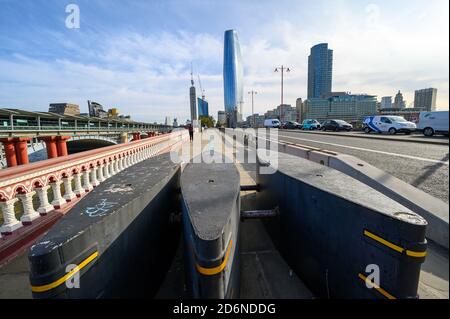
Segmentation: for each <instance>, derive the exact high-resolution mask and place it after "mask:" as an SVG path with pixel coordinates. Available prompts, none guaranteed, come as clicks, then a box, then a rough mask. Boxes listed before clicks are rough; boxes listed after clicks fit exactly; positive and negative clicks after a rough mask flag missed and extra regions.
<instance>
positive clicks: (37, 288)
mask: <svg viewBox="0 0 450 319" xmlns="http://www.w3.org/2000/svg"><path fill="white" fill-rule="evenodd" d="M97 256H98V251H96V252H94V253H93V254H92V255H90V256H89V257H88V258H86V259H85V260H83V261H82V262H81V263H80V264H79V265H78V267H75V268H74V269H72V270H71V271H69V272H68V273H67V274H66V275H64V276H63V277H61V278H59V279H58V280H56V281H54V282H52V283H49V284H46V285H42V286H33V285H32V286H31V291H32V292H44V291H48V290H51V289H53V288H56V287H58V286H59V285H61V284H63V283H64V282H66V280H68V279H69V278H70V277H72V276H73V275H75V274H76V273H77V272H79V271H80V270H81V269H83V268H84V267H86V266H87V265H88V264H89V263H90V262H91V261H93V260H94V259H95V258H97Z"/></svg>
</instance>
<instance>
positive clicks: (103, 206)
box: [85, 199, 117, 217]
mask: <svg viewBox="0 0 450 319" xmlns="http://www.w3.org/2000/svg"><path fill="white" fill-rule="evenodd" d="M116 204H117V203H113V202H107V201H106V199H101V200H100V202H99V203H98V204H96V205H95V206H94V207H87V208H86V211H85V214H86V215H88V216H89V217H99V216H104V215H106V213H107V212H108V211H109V210H110V209H111V208H112V207H113V206H114V205H116Z"/></svg>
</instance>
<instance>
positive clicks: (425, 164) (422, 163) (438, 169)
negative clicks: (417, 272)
mask: <svg viewBox="0 0 450 319" xmlns="http://www.w3.org/2000/svg"><path fill="white" fill-rule="evenodd" d="M344 134H345V133H344ZM279 139H280V141H288V142H292V143H296V144H302V145H308V146H312V147H317V148H321V149H325V150H330V151H334V152H338V153H343V154H349V155H353V156H355V157H358V158H360V159H362V160H363V161H366V162H367V163H369V164H371V165H373V166H375V167H378V168H379V169H382V170H384V171H385V172H387V173H389V174H391V175H393V176H395V177H397V178H399V179H401V180H403V181H405V182H407V183H409V184H411V185H413V186H415V187H417V188H419V189H421V190H423V191H425V192H427V193H429V194H431V195H432V196H435V197H437V198H439V199H441V200H443V201H445V202H447V203H448V202H449V189H448V183H449V181H448V178H449V175H448V170H449V146H448V145H436V144H424V143H415V142H403V141H394V140H393V141H390V140H380V139H374V138H370V137H369V138H355V137H349V136H342V137H341V136H332V135H322V134H308V133H302V132H300V131H295V132H289V131H279Z"/></svg>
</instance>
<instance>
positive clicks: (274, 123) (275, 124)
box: [264, 119, 281, 128]
mask: <svg viewBox="0 0 450 319" xmlns="http://www.w3.org/2000/svg"><path fill="white" fill-rule="evenodd" d="M264 127H266V128H280V127H281V122H280V120H279V119H267V120H264Z"/></svg>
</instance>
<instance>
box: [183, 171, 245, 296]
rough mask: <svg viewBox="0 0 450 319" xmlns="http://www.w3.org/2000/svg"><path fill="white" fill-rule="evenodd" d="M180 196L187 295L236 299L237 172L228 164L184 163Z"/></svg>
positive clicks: (237, 266) (238, 204)
mask: <svg viewBox="0 0 450 319" xmlns="http://www.w3.org/2000/svg"><path fill="white" fill-rule="evenodd" d="M181 193H182V198H183V200H182V207H183V230H184V257H185V273H186V282H187V288H188V293H189V295H190V296H191V297H193V298H238V297H239V286H240V283H239V260H238V258H239V243H238V238H239V220H240V219H239V214H240V178H239V172H238V171H237V169H236V167H235V166H234V164H206V163H199V164H187V166H186V167H185V168H184V170H183V172H182V174H181Z"/></svg>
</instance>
